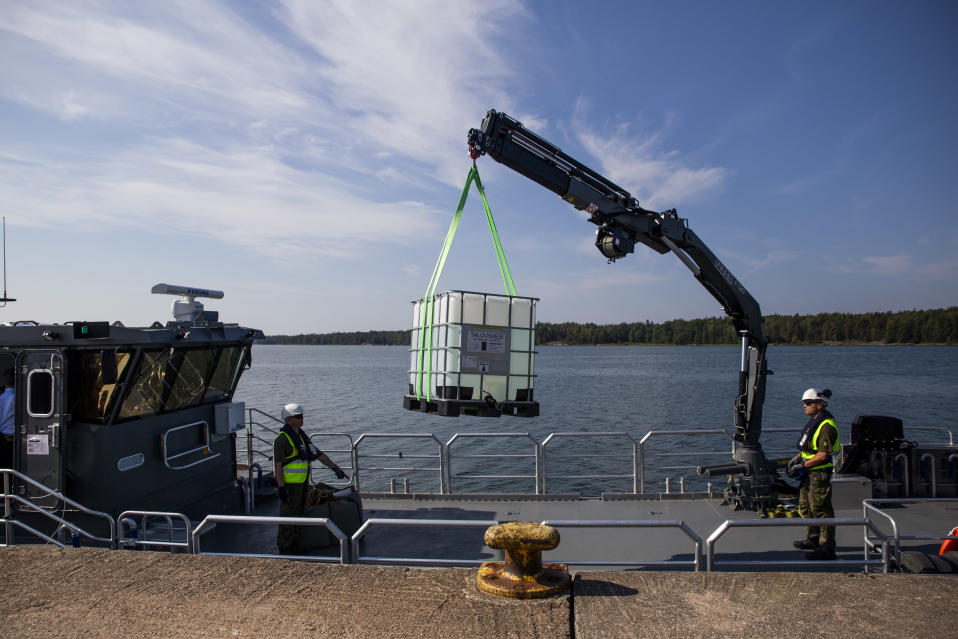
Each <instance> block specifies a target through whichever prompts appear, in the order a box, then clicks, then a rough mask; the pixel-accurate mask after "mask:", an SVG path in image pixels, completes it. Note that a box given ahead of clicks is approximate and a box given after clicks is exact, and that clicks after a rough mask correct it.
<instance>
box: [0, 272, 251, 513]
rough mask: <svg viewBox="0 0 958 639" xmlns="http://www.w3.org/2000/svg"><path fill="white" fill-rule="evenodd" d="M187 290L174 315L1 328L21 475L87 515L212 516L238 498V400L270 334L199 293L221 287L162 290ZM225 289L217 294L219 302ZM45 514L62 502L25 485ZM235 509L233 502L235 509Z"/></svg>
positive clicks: (8, 464) (0, 379)
mask: <svg viewBox="0 0 958 639" xmlns="http://www.w3.org/2000/svg"><path fill="white" fill-rule="evenodd" d="M153 292H154V293H168V294H177V295H183V299H182V300H178V301H176V302H174V304H173V306H174V313H175V314H176V313H178V314H177V315H175V318H176V319H175V320H174V321H171V322H167V323H166V324H165V325H164V324H160V323H159V322H156V323H154V324H153V325H152V326H149V327H147V328H131V327H126V326H123V325H122V324H121V323H119V322H113V323H108V322H67V323H64V324H41V323H37V322H13V323H10V324H6V325H2V326H0V384H4V385H5V386H7V385H12V387H13V388H14V398H15V411H14V424H15V429H14V439H13V454H12V459H5V460H0V468H13V469H15V470H18V471H20V472H21V473H23V474H25V475H27V476H28V477H30V478H31V479H33V480H35V481H37V482H39V483H41V484H43V485H44V486H45V487H47V488H49V489H50V490H54V491H57V492H60V493H62V494H63V495H65V496H66V497H69V498H71V499H73V500H75V501H77V502H79V503H81V504H83V505H84V506H87V507H88V508H92V509H95V510H100V511H103V512H107V513H110V514H112V515H114V516H115V515H116V514H118V513H120V512H122V511H123V510H126V509H141V510H164V511H178V512H180V511H183V512H188V511H190V510H193V509H194V508H195V509H196V510H197V511H206V512H209V511H212V510H217V508H215V507H212V506H211V505H210V503H209V500H211V499H218V500H222V499H224V497H223V496H224V494H225V495H232V496H235V498H236V500H237V504H238V503H239V501H238V500H239V499H240V497H239V493H238V490H237V487H236V446H235V441H236V431H237V430H240V429H242V428H244V426H245V414H244V413H245V411H244V406H243V405H242V403H233V402H232V399H233V393H234V391H235V390H236V385H237V383H238V382H239V379H240V376H241V375H242V374H243V371H244V370H245V369H246V368H248V367H249V366H250V363H251V361H252V360H251V356H250V349H251V346H252V343H253V340H254V339H256V338H261V337H262V333H261V332H260V331H258V330H255V329H249V328H243V327H240V326H237V325H235V324H223V323H221V322H220V321H219V320H218V316H217V313H215V312H209V311H204V310H203V309H202V305H201V304H199V303H198V302H196V301H195V299H194V298H195V297H198V296H206V297H222V293H221V292H219V291H208V290H204V289H194V288H187V287H172V286H167V285H165V284H160V285H157V286H156V287H154V289H153ZM217 294H218V295H217ZM21 483H22V485H21V486H19V487H18V490H19V493H20V494H21V495H22V496H24V497H25V498H28V499H31V500H32V501H33V502H34V503H35V504H36V505H38V506H40V507H44V508H54V507H56V504H57V500H56V499H55V498H53V497H52V496H50V495H49V494H47V493H46V492H45V491H43V490H41V489H39V488H36V487H34V486H31V485H29V484H28V483H26V482H21ZM234 507H235V505H234Z"/></svg>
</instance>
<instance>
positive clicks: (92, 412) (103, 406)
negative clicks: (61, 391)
mask: <svg viewBox="0 0 958 639" xmlns="http://www.w3.org/2000/svg"><path fill="white" fill-rule="evenodd" d="M115 353H116V355H115V358H116V372H117V379H118V380H120V379H123V375H124V373H125V372H126V367H127V366H128V365H129V363H130V361H131V359H132V353H130V352H129V351H115ZM117 386H118V385H117V384H116V383H113V384H104V383H103V355H102V352H101V351H78V352H74V353H71V355H70V357H69V374H68V375H67V398H68V403H69V406H70V414H71V415H72V416H73V419H74V420H76V421H80V422H101V421H103V420H104V418H105V417H107V416H108V415H109V414H110V411H111V410H112V406H113V399H114V396H115V393H116V389H117Z"/></svg>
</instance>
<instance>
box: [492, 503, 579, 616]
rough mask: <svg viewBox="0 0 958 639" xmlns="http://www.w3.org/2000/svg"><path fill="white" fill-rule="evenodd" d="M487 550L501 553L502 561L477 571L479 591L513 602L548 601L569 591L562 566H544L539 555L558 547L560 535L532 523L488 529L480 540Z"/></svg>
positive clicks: (565, 573) (514, 523)
mask: <svg viewBox="0 0 958 639" xmlns="http://www.w3.org/2000/svg"><path fill="white" fill-rule="evenodd" d="M483 540H484V541H485V543H486V545H487V546H489V547H490V548H495V549H497V550H503V551H505V553H506V557H505V561H487V562H485V563H483V564H482V567H481V568H479V576H478V579H477V584H478V586H479V589H480V590H482V591H484V592H488V593H491V594H494V595H500V596H502V597H512V598H513V599H540V598H543V597H551V596H552V595H556V594H558V593H560V592H562V591H564V590H565V589H566V588H568V587H569V569H568V566H566V565H565V564H543V563H542V551H543V550H552V549H553V548H555V547H556V546H558V545H559V531H558V530H556V529H555V528H553V527H552V526H544V525H542V524H537V523H535V522H531V521H513V522H508V523H505V524H498V525H496V526H490V527H489V528H488V529H486V534H485V536H484V537H483Z"/></svg>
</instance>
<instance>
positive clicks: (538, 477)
mask: <svg viewBox="0 0 958 639" xmlns="http://www.w3.org/2000/svg"><path fill="white" fill-rule="evenodd" d="M535 455H536V494H537V495H541V494H542V493H541V492H539V486H540V485H542V466H541V465H540V462H541V461H542V443H541V442H539V440H536V448H535Z"/></svg>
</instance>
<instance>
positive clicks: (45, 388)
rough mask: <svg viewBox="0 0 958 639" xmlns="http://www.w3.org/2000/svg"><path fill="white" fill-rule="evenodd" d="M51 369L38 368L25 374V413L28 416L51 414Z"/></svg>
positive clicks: (52, 380) (52, 382) (48, 415)
mask: <svg viewBox="0 0 958 639" xmlns="http://www.w3.org/2000/svg"><path fill="white" fill-rule="evenodd" d="M53 384H54V378H53V371H51V370H46V369H38V370H33V371H30V374H29V375H27V413H28V414H29V415H30V417H50V416H52V415H53V395H54V393H53V389H54V386H53Z"/></svg>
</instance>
